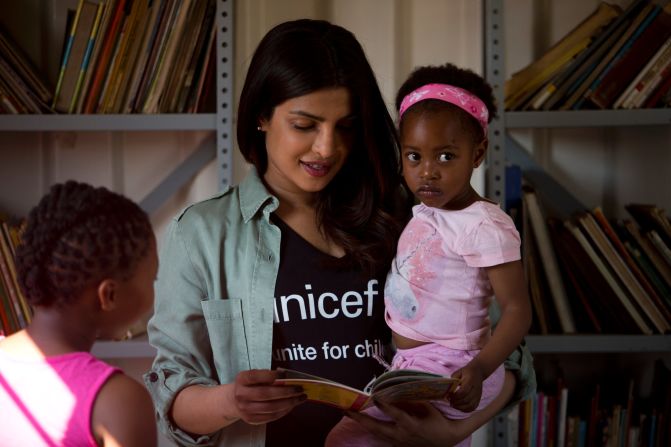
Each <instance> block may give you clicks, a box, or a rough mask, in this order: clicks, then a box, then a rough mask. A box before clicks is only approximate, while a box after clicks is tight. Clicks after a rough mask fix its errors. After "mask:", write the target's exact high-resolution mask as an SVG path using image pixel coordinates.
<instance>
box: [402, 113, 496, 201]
mask: <svg viewBox="0 0 671 447" xmlns="http://www.w3.org/2000/svg"><path fill="white" fill-rule="evenodd" d="M457 113H458V112H455V111H453V110H438V111H432V112H421V111H420V112H415V113H409V114H408V115H406V116H405V117H404V118H403V121H402V123H401V159H402V162H403V177H404V178H405V181H406V183H407V185H408V187H409V188H410V190H411V191H412V192H413V194H414V195H415V197H417V199H419V200H421V201H422V202H423V203H424V204H425V205H427V206H430V207H433V208H441V209H448V210H449V209H453V210H458V209H463V208H465V207H466V206H468V205H470V204H471V203H473V202H474V201H475V200H476V199H477V197H478V195H477V193H476V192H475V190H473V188H472V187H471V174H472V173H473V169H475V168H476V167H478V166H479V165H480V163H481V162H482V160H483V159H484V156H485V150H486V147H487V141H486V139H485V138H483V139H481V140H480V141H474V137H473V134H472V133H471V132H468V131H467V130H466V129H464V125H463V123H462V122H461V120H460V119H459V116H458V115H457Z"/></svg>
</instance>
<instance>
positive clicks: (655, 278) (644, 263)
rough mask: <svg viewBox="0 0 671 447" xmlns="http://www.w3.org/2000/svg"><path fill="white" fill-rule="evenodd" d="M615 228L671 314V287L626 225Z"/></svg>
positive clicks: (620, 223)
mask: <svg viewBox="0 0 671 447" xmlns="http://www.w3.org/2000/svg"><path fill="white" fill-rule="evenodd" d="M615 228H616V231H617V232H618V234H619V235H620V238H621V239H622V243H623V244H624V245H625V247H626V248H627V251H628V252H629V254H630V255H631V257H632V258H634V260H635V261H636V264H637V265H638V266H639V268H640V269H641V271H642V272H644V273H645V276H646V277H647V278H648V279H649V280H650V283H651V284H652V285H653V287H654V288H655V291H656V292H657V293H658V295H659V296H660V297H661V302H662V305H663V306H664V307H666V309H667V311H668V312H671V285H670V284H667V283H666V281H665V280H664V278H662V276H661V275H660V273H659V272H658V271H657V269H656V268H655V266H654V265H653V263H652V261H651V260H650V258H648V256H647V254H646V253H644V251H643V249H642V248H641V247H640V246H639V244H638V242H636V241H635V240H634V239H633V237H632V236H631V234H629V231H628V230H627V229H625V228H624V224H623V223H622V222H618V223H617V225H616V227H615Z"/></svg>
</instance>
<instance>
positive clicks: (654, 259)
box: [622, 219, 671, 287]
mask: <svg viewBox="0 0 671 447" xmlns="http://www.w3.org/2000/svg"><path fill="white" fill-rule="evenodd" d="M622 225H623V226H624V228H625V229H626V230H627V232H628V233H629V235H631V237H632V238H633V240H635V241H636V243H637V244H638V247H639V248H640V249H641V251H642V252H643V253H645V255H646V256H647V258H648V259H649V260H650V263H651V264H652V266H653V267H654V268H655V271H656V272H657V273H658V274H659V275H660V277H661V278H662V279H663V280H664V282H665V283H666V285H667V286H668V287H671V268H670V267H669V266H668V265H667V263H666V261H664V259H663V258H662V257H661V255H660V254H659V253H658V252H657V249H655V247H654V246H653V245H652V242H651V241H650V240H649V239H648V238H646V237H645V236H644V235H643V234H642V233H641V230H640V229H639V228H638V226H637V225H636V224H635V223H634V222H633V221H632V220H630V219H623V220H622Z"/></svg>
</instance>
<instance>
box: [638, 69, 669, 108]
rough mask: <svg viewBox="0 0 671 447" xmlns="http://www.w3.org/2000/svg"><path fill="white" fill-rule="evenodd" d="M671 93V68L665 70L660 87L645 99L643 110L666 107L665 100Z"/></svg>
mask: <svg viewBox="0 0 671 447" xmlns="http://www.w3.org/2000/svg"><path fill="white" fill-rule="evenodd" d="M669 91H671V67H667V68H666V69H664V71H663V73H662V79H661V81H660V83H659V85H658V86H657V87H656V88H655V89H654V90H653V91H652V92H651V93H650V95H649V96H648V97H647V98H645V100H644V102H643V106H642V107H643V108H654V107H658V106H660V104H661V106H664V104H663V98H664V97H665V96H666V95H667V94H668V93H669Z"/></svg>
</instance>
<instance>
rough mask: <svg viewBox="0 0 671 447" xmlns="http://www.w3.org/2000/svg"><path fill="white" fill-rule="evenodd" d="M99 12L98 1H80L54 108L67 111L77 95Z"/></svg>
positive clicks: (57, 85)
mask: <svg viewBox="0 0 671 447" xmlns="http://www.w3.org/2000/svg"><path fill="white" fill-rule="evenodd" d="M97 14H98V4H97V3H96V2H93V1H89V0H80V1H79V4H78V6H77V10H76V12H75V15H74V19H73V21H72V26H71V28H70V33H69V34H68V39H67V41H66V46H65V50H64V51H63V60H62V62H61V68H60V71H59V75H58V81H57V83H56V90H55V91H54V99H53V101H54V102H53V108H54V109H55V110H57V111H59V112H67V111H68V110H69V108H70V103H71V102H72V100H73V98H74V96H75V89H76V84H77V79H78V78H79V72H80V70H81V66H82V62H83V61H84V55H85V54H86V48H87V46H88V41H89V38H90V36H91V30H92V28H93V24H94V22H95V19H96V16H97Z"/></svg>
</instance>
